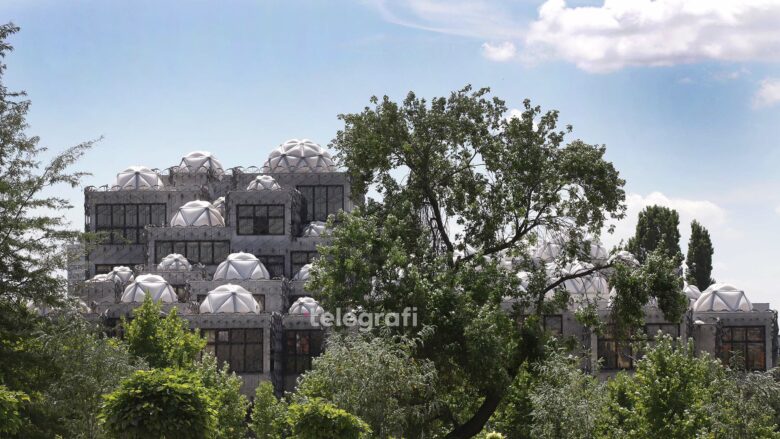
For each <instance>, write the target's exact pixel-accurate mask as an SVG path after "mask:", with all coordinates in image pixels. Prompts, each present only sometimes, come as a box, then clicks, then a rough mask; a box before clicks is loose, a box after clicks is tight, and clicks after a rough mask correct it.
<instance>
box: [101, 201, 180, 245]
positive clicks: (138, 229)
mask: <svg viewBox="0 0 780 439" xmlns="http://www.w3.org/2000/svg"><path fill="white" fill-rule="evenodd" d="M129 206H132V207H133V208H135V221H134V222H135V224H133V225H128V221H127V219H128V214H127V210H128V207H129ZM106 207H107V208H108V210H109V212H108V219H109V221H108V222H109V224H108V225H106V224H102V221H101V220H100V218H101V212H100V210H101V209H103V208H106ZM120 207H121V209H122V220H121V223H122V224H121V225H119V224H114V223H115V221H116V220H117V218H115V215H116V214H115V209H119V208H120ZM142 207H147V208H148V216H147V218H146V220H147V221H146V222H142V221H141V216H142V211H141V210H142V209H141V208H142ZM155 209H161V211H158V212H155ZM155 213H162V218H161V223H159V224H158V223H155V222H153V221H154V217H155ZM167 223H168V205H167V204H166V203H97V204H95V232H108V236H107V237H106V240H105V241H104V242H103V244H146V243H147V242H148V240H147V236H146V226H147V225H153V226H164V225H166V224H167ZM131 230H132V231H133V232H134V236H135V238H134V239H128V238H127V236H128V231H131ZM117 232H120V234H121V239H119V238H117ZM128 241H129V242H128Z"/></svg>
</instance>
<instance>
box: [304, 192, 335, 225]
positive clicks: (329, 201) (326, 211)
mask: <svg viewBox="0 0 780 439" xmlns="http://www.w3.org/2000/svg"><path fill="white" fill-rule="evenodd" d="M298 191H299V192H300V193H301V195H303V199H304V203H303V205H304V207H305V208H304V214H303V222H306V223H309V222H312V221H327V219H328V215H330V214H335V213H337V212H338V211H339V210H341V209H344V186H340V185H339V186H336V185H327V186H298Z"/></svg>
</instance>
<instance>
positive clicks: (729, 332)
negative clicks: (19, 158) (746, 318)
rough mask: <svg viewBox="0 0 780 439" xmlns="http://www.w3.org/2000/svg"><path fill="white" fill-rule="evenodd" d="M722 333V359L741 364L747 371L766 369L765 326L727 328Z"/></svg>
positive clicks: (725, 362) (726, 362)
mask: <svg viewBox="0 0 780 439" xmlns="http://www.w3.org/2000/svg"><path fill="white" fill-rule="evenodd" d="M722 330H723V332H722V333H721V342H722V345H721V348H720V359H721V361H723V363H724V364H730V363H731V361H732V359H735V357H736V361H739V362H741V363H742V364H743V365H744V366H745V369H747V370H765V369H766V363H765V360H766V354H765V352H766V333H765V330H764V327H763V326H727V327H724V328H723V329H722Z"/></svg>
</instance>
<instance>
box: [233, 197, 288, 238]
mask: <svg viewBox="0 0 780 439" xmlns="http://www.w3.org/2000/svg"><path fill="white" fill-rule="evenodd" d="M236 224H237V227H238V229H237V232H238V234H239V235H284V204H256V205H255V204H239V205H238V206H237V208H236Z"/></svg>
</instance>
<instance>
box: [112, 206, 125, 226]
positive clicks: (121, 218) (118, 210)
mask: <svg viewBox="0 0 780 439" xmlns="http://www.w3.org/2000/svg"><path fill="white" fill-rule="evenodd" d="M111 212H112V215H111V216H112V218H111V222H112V223H113V225H114V227H116V226H123V225H124V224H125V206H122V205H114V206H113V207H112V208H111Z"/></svg>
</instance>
